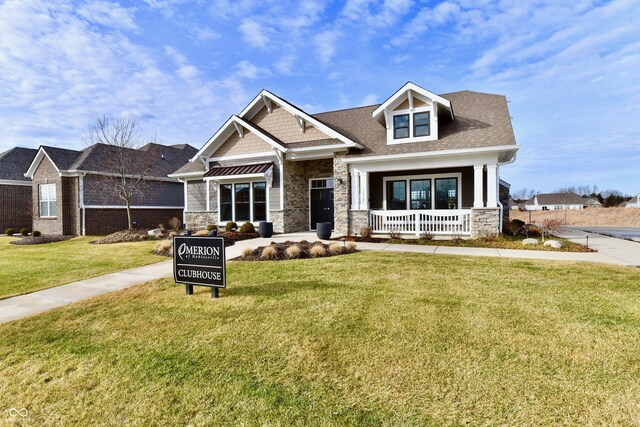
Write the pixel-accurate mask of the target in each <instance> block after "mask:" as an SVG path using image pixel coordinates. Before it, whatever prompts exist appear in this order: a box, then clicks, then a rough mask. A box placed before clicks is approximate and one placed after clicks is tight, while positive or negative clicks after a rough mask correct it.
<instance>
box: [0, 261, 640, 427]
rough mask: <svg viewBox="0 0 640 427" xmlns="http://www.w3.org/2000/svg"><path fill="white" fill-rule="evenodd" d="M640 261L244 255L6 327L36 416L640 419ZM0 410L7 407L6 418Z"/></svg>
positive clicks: (4, 383) (4, 387)
mask: <svg viewBox="0 0 640 427" xmlns="http://www.w3.org/2000/svg"><path fill="white" fill-rule="evenodd" d="M639 301H640V271H639V270H637V269H633V268H621V267H605V266H596V265H590V264H581V263H559V262H550V261H528V260H510V259H497V258H483V257H478V258H475V257H449V256H437V255H421V254H409V253H403V254H397V253H374V252H362V253H357V254H353V255H345V256H341V257H335V258H324V259H317V260H295V261H280V262H254V263H250V262H241V263H240V262H231V263H229V266H228V288H227V289H225V290H223V291H221V298H220V299H218V300H211V299H210V298H209V292H208V290H206V289H203V288H199V289H198V290H197V291H196V294H195V295H194V296H192V297H186V296H184V288H183V287H181V286H176V285H174V284H173V283H172V281H170V280H161V281H155V282H151V283H148V284H145V285H140V286H135V287H133V288H129V289H127V290H124V291H120V292H118V293H114V294H110V295H105V296H101V297H98V298H95V299H91V300H87V301H83V302H80V303H76V304H73V305H71V306H68V307H65V308H61V309H56V310H53V311H51V312H48V313H45V314H41V315H38V316H36V317H33V318H30V319H25V320H21V321H17V322H13V323H10V324H6V325H1V326H0V402H2V405H3V406H4V407H2V408H0V411H1V412H0V414H1V415H0V417H2V416H6V411H5V408H11V407H16V408H22V407H26V408H28V409H29V411H30V412H29V414H30V415H29V418H30V420H29V421H31V422H32V424H33V425H40V426H46V425H96V424H100V425H104V424H109V425H149V426H152V425H194V426H195V425H319V426H322V425H336V426H344V425H462V424H468V425H512V426H515V425H522V426H544V425H637V424H638V420H640V405H639V403H638V396H639V395H640V381H638V378H640V303H639ZM1 422H2V419H1V418H0V423H1Z"/></svg>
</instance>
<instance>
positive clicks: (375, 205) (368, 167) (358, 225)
mask: <svg viewBox="0 0 640 427" xmlns="http://www.w3.org/2000/svg"><path fill="white" fill-rule="evenodd" d="M452 163H454V164H456V163H457V165H455V166H453V165H451V164H452ZM419 164H420V165H421V166H422V167H420V168H417V167H415V166H417V165H418V162H406V161H405V162H397V163H394V162H384V163H378V164H375V163H374V164H358V163H355V164H350V168H349V169H350V170H349V173H350V182H351V191H350V194H351V200H350V202H351V203H350V209H349V219H350V221H349V222H350V224H349V234H356V233H358V234H359V233H360V232H361V229H362V227H370V228H371V232H372V233H373V234H385V235H388V234H389V233H399V234H404V235H412V236H420V235H421V234H423V233H426V234H431V235H434V236H462V237H471V236H477V235H481V234H490V233H498V232H499V230H500V229H501V226H502V224H501V216H502V209H503V208H502V204H501V203H500V200H499V178H498V169H499V166H498V162H496V161H495V160H493V161H484V162H481V163H476V162H473V161H471V160H469V159H467V160H464V159H454V161H449V162H443V161H440V162H436V161H426V162H425V161H423V162H420V163H419ZM429 166H432V167H429Z"/></svg>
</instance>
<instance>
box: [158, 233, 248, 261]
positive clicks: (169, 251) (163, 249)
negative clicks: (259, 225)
mask: <svg viewBox="0 0 640 427" xmlns="http://www.w3.org/2000/svg"><path fill="white" fill-rule="evenodd" d="M165 237H166V238H161V239H157V240H158V243H157V244H156V248H155V249H154V251H153V253H154V254H156V255H161V256H166V257H172V256H173V247H172V245H173V241H169V246H163V244H162V243H161V242H164V241H166V240H169V239H170V238H169V237H168V236H165ZM192 237H208V236H194V235H192ZM215 237H224V246H225V247H228V246H233V245H235V244H236V242H239V241H241V240H247V239H255V238H257V237H260V234H258V233H237V232H234V231H229V232H219V233H218V235H217V236H215Z"/></svg>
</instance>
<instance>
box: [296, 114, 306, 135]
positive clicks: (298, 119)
mask: <svg viewBox="0 0 640 427" xmlns="http://www.w3.org/2000/svg"><path fill="white" fill-rule="evenodd" d="M294 117H295V118H296V122H298V127H299V128H300V133H304V131H305V130H306V122H305V121H304V119H303V118H302V117H300V116H299V115H297V114H295V115H294Z"/></svg>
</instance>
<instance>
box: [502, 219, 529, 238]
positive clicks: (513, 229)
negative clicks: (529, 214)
mask: <svg viewBox="0 0 640 427" xmlns="http://www.w3.org/2000/svg"><path fill="white" fill-rule="evenodd" d="M524 225H525V223H524V221H522V220H520V219H512V220H511V221H509V223H508V224H507V226H506V229H507V231H508V232H509V233H510V234H511V235H513V236H517V235H519V234H521V233H522V232H523V231H524Z"/></svg>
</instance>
